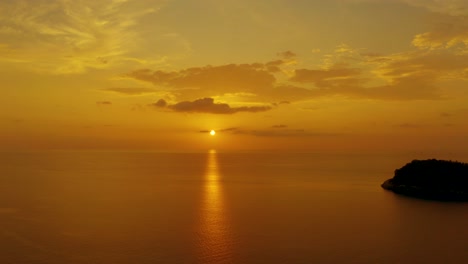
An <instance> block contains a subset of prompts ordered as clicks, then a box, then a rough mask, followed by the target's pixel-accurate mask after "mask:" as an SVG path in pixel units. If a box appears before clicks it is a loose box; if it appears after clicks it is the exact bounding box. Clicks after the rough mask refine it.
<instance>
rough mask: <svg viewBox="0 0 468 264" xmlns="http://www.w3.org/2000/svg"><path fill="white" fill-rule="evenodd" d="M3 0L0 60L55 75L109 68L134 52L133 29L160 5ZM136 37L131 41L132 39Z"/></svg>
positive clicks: (115, 1)
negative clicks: (141, 19)
mask: <svg viewBox="0 0 468 264" xmlns="http://www.w3.org/2000/svg"><path fill="white" fill-rule="evenodd" d="M145 3H146V5H141V3H138V1H132V0H128V1H119V0H99V1H94V0H80V1H62V0H47V1H45V0H37V1H32V0H30V1H14V0H4V1H1V2H0V24H1V25H2V26H1V27H0V39H1V44H2V45H3V48H0V52H1V54H0V61H3V62H5V61H6V62H14V63H19V64H21V65H22V66H24V67H29V68H30V69H32V70H36V71H45V72H49V73H55V74H68V73H78V72H84V71H86V70H87V69H90V68H107V67H109V66H110V65H115V64H116V63H119V62H121V60H128V59H130V58H128V57H127V53H128V52H130V51H131V50H132V49H134V48H135V46H134V45H135V44H136V41H137V40H138V39H139V38H138V37H139V36H138V35H137V33H136V31H135V30H134V25H135V24H136V23H137V22H138V20H139V19H140V18H142V17H143V16H145V15H147V14H149V13H153V12H156V11H157V10H158V7H159V6H161V4H162V0H161V1H153V0H148V1H145ZM129 39H132V41H128V40H129Z"/></svg>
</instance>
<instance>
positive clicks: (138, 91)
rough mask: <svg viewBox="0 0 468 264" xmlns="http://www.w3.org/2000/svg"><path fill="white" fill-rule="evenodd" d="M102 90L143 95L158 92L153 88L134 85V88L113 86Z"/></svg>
mask: <svg viewBox="0 0 468 264" xmlns="http://www.w3.org/2000/svg"><path fill="white" fill-rule="evenodd" d="M102 91H107V92H115V93H119V94H125V95H143V94H151V93H156V92H158V91H157V90H155V89H154V88H143V87H135V88H131V87H114V88H106V89H102Z"/></svg>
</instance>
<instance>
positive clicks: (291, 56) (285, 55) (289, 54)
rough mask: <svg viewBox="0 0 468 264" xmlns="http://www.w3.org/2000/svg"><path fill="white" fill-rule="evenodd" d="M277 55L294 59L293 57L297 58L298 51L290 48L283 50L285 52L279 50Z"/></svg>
mask: <svg viewBox="0 0 468 264" xmlns="http://www.w3.org/2000/svg"><path fill="white" fill-rule="evenodd" d="M277 55H278V56H280V57H282V58H284V59H293V58H295V57H296V56H297V55H296V53H294V52H292V51H290V50H287V51H283V52H278V53H277Z"/></svg>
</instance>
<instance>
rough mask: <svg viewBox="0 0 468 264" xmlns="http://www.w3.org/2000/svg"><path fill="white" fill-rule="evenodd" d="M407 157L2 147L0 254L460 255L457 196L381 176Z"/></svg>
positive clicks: (467, 209) (436, 258)
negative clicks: (395, 186)
mask: <svg viewBox="0 0 468 264" xmlns="http://www.w3.org/2000/svg"><path fill="white" fill-rule="evenodd" d="M414 158H421V159H422V158H433V156H425V155H423V154H419V155H414V154H411V155H409V154H408V155H401V154H398V155H397V154H349V153H348V154H336V153H335V154H334V153H285V152H281V151H277V152H276V151H268V152H223V151H216V150H207V151H203V152H200V153H193V152H187V153H162V152H151V151H44V152H39V151H29V152H2V153H0V263H2V264H26V263H27V264H74V263H76V264H85V263H86V264H94V263H102V264H150V263H151V264H154V263H161V264H175V263H181V264H183V263H206V264H211V263H233V264H249V263H268V264H276V263H292V264H294V263H457V264H460V263H468V203H449V202H437V201H428V200H419V199H415V198H409V197H404V196H399V195H396V194H394V193H392V192H389V191H386V190H383V189H382V188H381V187H380V184H381V183H382V182H383V181H384V180H386V179H388V178H391V177H392V176H393V173H394V170H395V169H397V168H399V167H401V166H403V165H404V164H406V163H407V162H410V161H411V160H412V159H414ZM435 158H438V157H435ZM467 158H468V156H467ZM458 160H459V161H465V162H466V161H468V159H464V160H463V158H458Z"/></svg>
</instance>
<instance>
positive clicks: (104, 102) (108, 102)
mask: <svg viewBox="0 0 468 264" xmlns="http://www.w3.org/2000/svg"><path fill="white" fill-rule="evenodd" d="M96 104H97V105H112V102H110V101H98V102H96Z"/></svg>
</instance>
